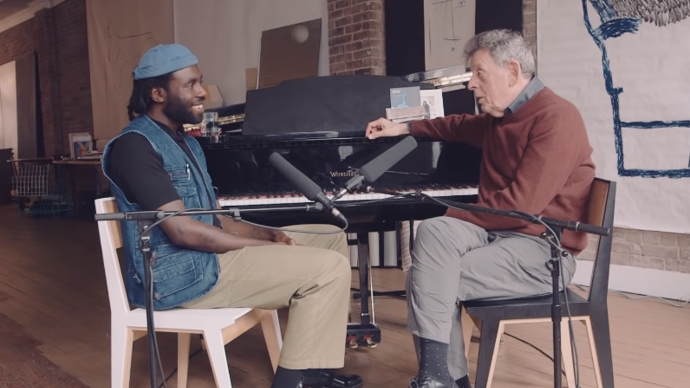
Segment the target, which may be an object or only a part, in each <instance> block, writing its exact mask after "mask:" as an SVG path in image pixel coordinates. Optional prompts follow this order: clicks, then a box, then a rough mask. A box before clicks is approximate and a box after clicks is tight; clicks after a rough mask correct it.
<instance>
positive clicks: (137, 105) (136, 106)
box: [127, 73, 172, 121]
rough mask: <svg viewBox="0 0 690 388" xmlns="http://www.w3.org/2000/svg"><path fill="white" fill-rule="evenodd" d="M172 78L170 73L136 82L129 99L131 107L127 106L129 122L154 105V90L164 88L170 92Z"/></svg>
mask: <svg viewBox="0 0 690 388" xmlns="http://www.w3.org/2000/svg"><path fill="white" fill-rule="evenodd" d="M171 76H172V73H168V74H163V75H160V76H158V77H154V78H144V79H139V80H134V87H133V88H132V96H131V97H130V98H129V105H127V115H128V116H129V121H132V120H134V118H136V117H137V116H141V115H143V114H145V113H147V112H148V111H149V108H150V107H151V104H153V99H152V98H151V91H153V89H154V88H163V89H165V91H166V92H167V91H168V84H169V82H170V78H171ZM135 114H136V115H135Z"/></svg>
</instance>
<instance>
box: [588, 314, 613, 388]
mask: <svg viewBox="0 0 690 388" xmlns="http://www.w3.org/2000/svg"><path fill="white" fill-rule="evenodd" d="M585 325H586V326H587V337H588V338H589V348H590V351H591V352H592V363H593V364H594V373H595V376H596V381H597V388H613V386H614V385H613V383H614V381H613V362H612V359H611V336H610V334H609V333H610V332H609V318H608V314H606V313H603V314H600V315H599V314H595V313H593V314H592V315H591V316H590V317H589V318H588V319H586V320H585Z"/></svg>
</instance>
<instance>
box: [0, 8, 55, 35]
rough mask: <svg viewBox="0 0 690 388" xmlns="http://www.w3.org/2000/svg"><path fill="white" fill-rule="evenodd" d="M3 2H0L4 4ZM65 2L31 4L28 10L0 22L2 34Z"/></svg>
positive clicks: (25, 9)
mask: <svg viewBox="0 0 690 388" xmlns="http://www.w3.org/2000/svg"><path fill="white" fill-rule="evenodd" d="M2 1H3V0H0V2H2ZM63 1H65V0H34V1H32V2H30V3H29V4H28V5H27V7H26V8H24V9H23V10H21V11H19V12H16V13H15V14H13V15H11V16H9V17H7V18H5V19H3V20H0V33H2V32H3V31H6V30H9V29H10V28H12V27H14V26H18V25H20V24H22V23H24V22H25V21H27V20H29V19H31V18H33V17H34V15H35V14H36V12H38V11H40V10H42V9H44V8H52V7H55V6H56V5H58V4H60V3H62V2H63Z"/></svg>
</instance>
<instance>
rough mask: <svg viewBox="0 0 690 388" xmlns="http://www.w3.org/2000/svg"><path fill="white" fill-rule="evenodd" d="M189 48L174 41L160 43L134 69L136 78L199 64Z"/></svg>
mask: <svg viewBox="0 0 690 388" xmlns="http://www.w3.org/2000/svg"><path fill="white" fill-rule="evenodd" d="M198 63H199V61H198V60H197V58H196V57H195V56H194V54H192V52H191V51H189V49H188V48H186V47H185V46H183V45H181V44H177V43H173V44H166V45H163V44H161V45H158V46H156V47H153V48H151V49H149V51H147V52H146V53H145V54H144V56H143V57H141V60H140V61H139V65H138V66H137V67H136V69H134V79H135V80H138V79H143V78H153V77H158V76H160V75H163V74H168V73H172V72H175V71H178V70H181V69H184V68H186V67H189V66H193V65H196V64H198Z"/></svg>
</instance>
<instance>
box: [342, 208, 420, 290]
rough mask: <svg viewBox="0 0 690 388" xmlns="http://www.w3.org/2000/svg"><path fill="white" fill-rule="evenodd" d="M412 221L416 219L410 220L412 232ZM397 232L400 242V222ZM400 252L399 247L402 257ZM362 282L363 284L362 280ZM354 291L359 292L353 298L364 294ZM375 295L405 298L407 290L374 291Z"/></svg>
mask: <svg viewBox="0 0 690 388" xmlns="http://www.w3.org/2000/svg"><path fill="white" fill-rule="evenodd" d="M412 222H414V221H410V233H412ZM395 232H396V235H397V239H396V240H397V241H398V242H399V241H400V223H397V225H396V230H395ZM410 237H412V234H410ZM397 245H398V247H399V244H397ZM382 246H383V244H382ZM410 250H412V241H410ZM367 252H369V251H368V250H367ZM399 254H400V250H399V248H398V257H400V256H399ZM360 284H361V280H360ZM353 291H359V292H355V293H354V294H352V298H353V299H359V298H360V297H361V296H362V292H361V290H355V289H353ZM373 296H399V297H403V298H405V297H406V296H407V292H406V291H405V290H396V291H374V292H373Z"/></svg>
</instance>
